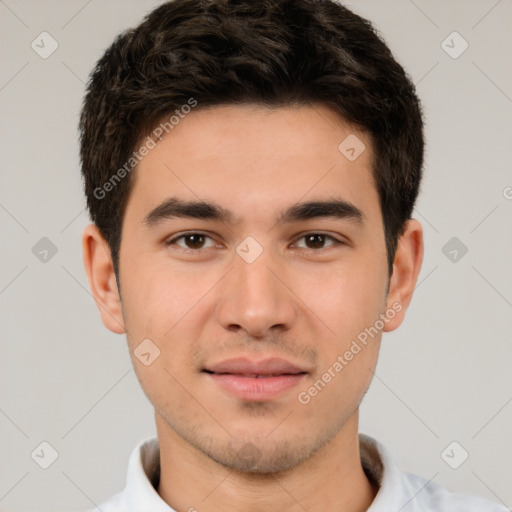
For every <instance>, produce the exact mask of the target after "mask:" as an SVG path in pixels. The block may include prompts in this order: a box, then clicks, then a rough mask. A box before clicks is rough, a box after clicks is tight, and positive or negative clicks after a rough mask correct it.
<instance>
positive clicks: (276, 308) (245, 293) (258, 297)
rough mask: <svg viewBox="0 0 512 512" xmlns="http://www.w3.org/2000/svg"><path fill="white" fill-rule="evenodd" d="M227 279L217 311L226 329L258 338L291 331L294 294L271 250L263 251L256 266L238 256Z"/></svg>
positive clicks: (294, 313)
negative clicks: (272, 332) (242, 331)
mask: <svg viewBox="0 0 512 512" xmlns="http://www.w3.org/2000/svg"><path fill="white" fill-rule="evenodd" d="M225 279H226V280H227V281H226V282H225V285H224V287H223V288H222V292H221V296H220V298H219V302H218V303H217V308H216V313H217V319H218V321H219V322H220V324H221V325H222V326H223V327H224V328H225V329H227V330H230V331H239V330H244V331H246V333H247V334H248V335H250V336H252V337H254V338H262V337H265V336H268V335H269V331H271V330H273V331H283V332H284V331H286V330H288V329H290V327H291V326H292V324H293V322H294V319H295V318H296V314H297V308H296V304H295V302H294V295H293V292H292V291H291V290H290V288H289V285H288V284H287V282H286V281H287V279H286V275H285V270H284V265H279V264H278V263H277V260H276V258H274V257H272V255H271V254H270V251H263V253H262V254H261V255H260V256H259V257H258V258H257V259H256V260H255V261H253V262H252V263H248V262H246V261H244V259H242V258H241V257H239V256H238V255H237V254H236V255H235V256H234V268H233V270H232V271H231V272H229V274H228V275H227V276H226V278H225Z"/></svg>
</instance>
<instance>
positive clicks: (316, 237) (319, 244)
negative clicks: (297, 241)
mask: <svg viewBox="0 0 512 512" xmlns="http://www.w3.org/2000/svg"><path fill="white" fill-rule="evenodd" d="M310 242H311V243H310ZM315 242H316V243H315ZM308 244H309V245H310V246H312V247H322V246H323V244H324V235H309V236H308Z"/></svg>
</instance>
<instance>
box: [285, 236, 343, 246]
mask: <svg viewBox="0 0 512 512" xmlns="http://www.w3.org/2000/svg"><path fill="white" fill-rule="evenodd" d="M298 240H304V241H305V244H304V245H303V246H302V247H301V246H300V245H299V242H298V241H297V242H296V243H295V245H296V246H299V248H300V249H326V248H327V247H332V246H333V245H338V244H340V245H343V242H341V241H340V240H337V239H336V238H334V237H333V236H331V235H327V234H325V233H306V234H305V235H302V236H301V237H300V238H299V239H298ZM326 242H330V243H329V244H328V245H327V246H326Z"/></svg>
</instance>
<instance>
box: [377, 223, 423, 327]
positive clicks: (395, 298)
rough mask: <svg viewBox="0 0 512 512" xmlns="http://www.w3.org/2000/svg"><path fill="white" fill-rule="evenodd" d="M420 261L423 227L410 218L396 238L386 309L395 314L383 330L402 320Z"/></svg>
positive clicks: (395, 325)
mask: <svg viewBox="0 0 512 512" xmlns="http://www.w3.org/2000/svg"><path fill="white" fill-rule="evenodd" d="M422 262H423V229H422V227H421V224H420V223H419V222H418V221H417V220H414V219H411V220H408V221H407V223H406V225H405V229H404V233H403V234H402V236H401V237H400V238H399V240H398V244H397V249H396V253H395V259H394V262H393V273H392V274H391V278H390V282H389V292H388V297H387V309H393V310H394V311H396V312H397V314H396V315H395V316H394V317H393V319H391V320H390V321H389V322H388V323H387V324H386V327H385V328H384V331H393V330H395V329H396V328H397V327H399V326H400V324H401V323H402V322H403V319H404V317H405V312H406V310H407V307H408V306H409V303H410V302H411V299H412V295H413V292H414V288H415V287H416V282H417V280H418V275H419V273H420V269H421V264H422Z"/></svg>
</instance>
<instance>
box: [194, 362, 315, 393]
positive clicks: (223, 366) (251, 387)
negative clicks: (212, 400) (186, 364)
mask: <svg viewBox="0 0 512 512" xmlns="http://www.w3.org/2000/svg"><path fill="white" fill-rule="evenodd" d="M203 373H205V375H206V376H207V378H209V379H211V381H213V382H215V383H216V384H217V385H219V386H220V387H221V388H222V389H224V390H225V391H227V392H228V393H230V394H231V395H234V396H236V397H237V398H240V399H242V400H247V401H268V400H272V399H274V398H276V397H278V396H279V395H281V394H282V393H284V392H285V391H287V390H289V389H291V388H293V387H295V386H297V385H298V384H299V383H300V382H302V380H303V379H304V378H305V377H306V376H307V375H308V372H307V371H306V370H304V369H301V368H299V367H298V366H296V365H294V364H292V363H290V362H289V361H286V360H284V359H280V358H270V359H264V360H263V361H251V360H249V359H247V358H243V357H239V358H234V359H228V360H225V361H222V362H220V363H218V364H214V365H212V366H209V367H208V368H205V369H204V370H203Z"/></svg>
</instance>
